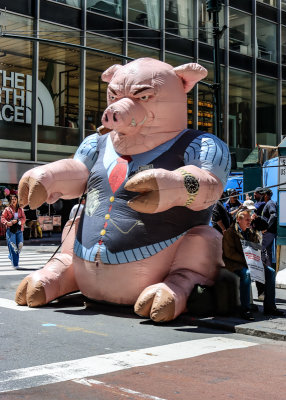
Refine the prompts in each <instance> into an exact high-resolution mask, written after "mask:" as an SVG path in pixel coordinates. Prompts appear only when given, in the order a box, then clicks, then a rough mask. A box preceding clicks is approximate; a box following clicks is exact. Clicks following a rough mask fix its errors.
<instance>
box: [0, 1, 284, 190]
mask: <svg viewBox="0 0 286 400" xmlns="http://www.w3.org/2000/svg"><path fill="white" fill-rule="evenodd" d="M0 12H1V15H0V29H1V34H0V84H1V87H0V95H1V109H0V164H1V165H0V171H2V172H0V182H3V183H16V181H17V179H18V178H19V177H20V175H21V173H22V172H23V171H24V170H27V169H30V168H31V166H33V165H38V164H41V163H46V162H51V161H55V160H58V159H61V158H66V157H72V155H73V154H74V153H75V151H76V149H77V147H78V145H79V144H80V142H81V141H82V140H83V138H84V137H85V136H87V135H89V134H91V133H93V132H94V130H95V128H96V127H98V126H99V125H101V122H100V120H101V115H102V113H103V111H104V109H105V107H106V83H104V82H102V81H101V74H102V72H103V71H104V70H105V69H107V68H108V67H109V66H111V65H113V64H116V63H117V64H124V63H126V62H129V61H131V60H132V59H134V58H139V57H153V58H156V59H159V60H162V61H165V62H168V63H169V64H171V65H173V66H178V65H180V64H184V63H188V62H198V63H200V64H202V65H203V66H205V67H206V68H207V69H208V71H209V74H208V77H207V78H206V79H205V80H204V83H207V84H212V83H213V82H214V75H215V71H214V63H213V26H212V20H210V19H209V16H208V12H207V9H206V1H205V0H172V1H171V0H107V1H101V0H57V1H56V0H25V1H23V0H13V1H10V0H0ZM219 25H220V28H222V27H223V26H224V25H225V26H226V27H227V29H225V30H224V34H223V35H222V37H221V39H220V49H221V50H220V61H221V82H222V86H221V88H222V90H221V93H222V115H221V118H222V121H223V129H222V134H221V136H222V139H223V140H224V141H225V142H226V143H228V145H229V147H230V150H231V152H232V153H235V155H236V160H237V165H238V168H242V166H243V163H244V162H246V161H247V159H248V157H249V156H250V154H251V153H252V152H253V151H254V149H255V148H256V146H257V145H270V146H276V145H277V144H279V143H280V141H281V140H282V138H283V135H286V116H285V115H286V113H284V109H285V106H286V1H284V0H225V1H223V6H222V9H221V11H220V13H219ZM204 83H199V84H198V85H197V86H196V87H195V88H194V90H193V91H192V92H191V93H190V94H189V95H188V124H189V127H191V128H195V129H200V130H204V131H207V132H214V113H213V112H214V108H213V104H214V93H213V90H212V88H211V87H210V85H206V84H204ZM170 95H171V93H170ZM174 117H175V116H174ZM31 164H32V165H31ZM4 166H5V168H4V169H3V167H4ZM5 177H6V181H5V180H4V179H5ZM10 181H11V182H10ZM14 181H15V182H14Z"/></svg>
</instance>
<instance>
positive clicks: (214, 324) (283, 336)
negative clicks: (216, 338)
mask: <svg viewBox="0 0 286 400" xmlns="http://www.w3.org/2000/svg"><path fill="white" fill-rule="evenodd" d="M181 318H182V320H183V321H184V322H186V323H188V324H189V325H197V326H200V327H204V328H209V329H215V330H223V331H227V332H231V333H240V334H243V335H249V336H256V337H263V338H266V339H272V340H280V341H286V321H285V318H283V321H285V329H283V330H282V331H280V330H278V329H275V328H267V327H263V328H261V327H260V326H259V324H260V323H261V322H263V323H266V324H267V323H268V322H270V323H272V324H273V323H274V321H276V320H278V319H280V320H282V318H275V319H264V320H260V321H257V322H251V323H246V322H244V321H243V320H241V323H240V320H239V319H236V321H234V320H232V321H233V322H227V321H222V320H219V319H217V318H216V317H207V318H196V317H191V316H187V315H182V316H181ZM230 321H231V317H230Z"/></svg>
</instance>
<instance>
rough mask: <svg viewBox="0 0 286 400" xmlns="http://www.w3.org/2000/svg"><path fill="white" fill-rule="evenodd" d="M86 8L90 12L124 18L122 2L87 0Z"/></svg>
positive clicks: (116, 0)
mask: <svg viewBox="0 0 286 400" xmlns="http://www.w3.org/2000/svg"><path fill="white" fill-rule="evenodd" d="M86 7H87V9H88V10H90V11H94V12H98V13H101V14H106V15H108V16H111V17H117V18H122V0H105V1H102V0H87V1H86Z"/></svg>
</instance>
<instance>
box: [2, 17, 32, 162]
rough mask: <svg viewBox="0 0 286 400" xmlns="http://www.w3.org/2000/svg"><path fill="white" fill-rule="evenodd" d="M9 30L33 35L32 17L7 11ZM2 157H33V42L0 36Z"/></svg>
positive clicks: (21, 158) (6, 22)
mask: <svg viewBox="0 0 286 400" xmlns="http://www.w3.org/2000/svg"><path fill="white" fill-rule="evenodd" d="M5 25H6V29H7V31H10V32H13V33H15V34H17V33H19V34H23V35H28V36H30V35H31V34H32V21H31V20H30V19H28V18H24V17H20V16H16V15H12V14H9V13H7V12H5ZM0 48H1V50H0V56H1V65H0V85H1V86H0V96H1V107H0V158H11V159H18V160H30V159H31V137H32V129H31V111H32V55H33V51H32V44H31V43H30V42H28V41H25V40H20V39H8V38H0Z"/></svg>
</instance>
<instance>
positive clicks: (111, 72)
mask: <svg viewBox="0 0 286 400" xmlns="http://www.w3.org/2000/svg"><path fill="white" fill-rule="evenodd" d="M120 68H122V65H120V64H114V65H112V66H111V67H109V68H107V70H106V71H104V72H103V73H102V75H101V79H102V80H103V82H110V81H111V79H112V77H113V75H114V74H115V72H116V71H118V70H119V69H120Z"/></svg>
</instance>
